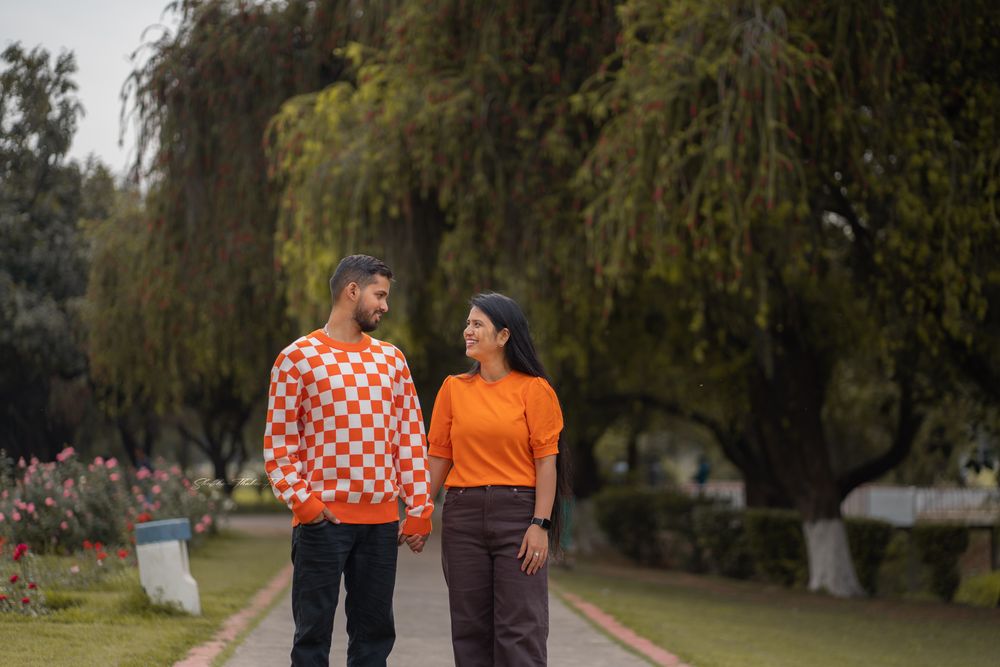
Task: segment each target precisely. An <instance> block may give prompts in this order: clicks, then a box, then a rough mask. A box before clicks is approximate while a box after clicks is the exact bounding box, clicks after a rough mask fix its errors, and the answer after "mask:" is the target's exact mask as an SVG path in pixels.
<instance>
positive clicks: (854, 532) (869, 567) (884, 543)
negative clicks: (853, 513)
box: [844, 518, 893, 595]
mask: <svg viewBox="0 0 1000 667" xmlns="http://www.w3.org/2000/svg"><path fill="white" fill-rule="evenodd" d="M844 527H845V528H846V529H847V542H848V544H849V545H850V548H851V559H852V560H853V561H854V571H855V572H856V573H857V575H858V581H859V582H860V583H861V585H862V586H863V587H864V589H865V590H866V591H868V593H870V594H871V595H875V594H876V593H877V590H878V575H879V568H881V567H882V561H883V560H884V559H885V556H886V551H887V549H888V548H889V542H890V541H891V540H892V535H893V527H892V525H891V524H888V523H886V522H884V521H878V520H876V519H858V518H851V519H847V520H845V521H844Z"/></svg>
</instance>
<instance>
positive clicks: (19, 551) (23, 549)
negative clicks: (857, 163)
mask: <svg viewBox="0 0 1000 667" xmlns="http://www.w3.org/2000/svg"><path fill="white" fill-rule="evenodd" d="M26 553H28V545H27V544H24V543H23V542H22V543H21V544H18V545H17V546H16V547H14V560H15V561H18V560H21V556H23V555H24V554H26Z"/></svg>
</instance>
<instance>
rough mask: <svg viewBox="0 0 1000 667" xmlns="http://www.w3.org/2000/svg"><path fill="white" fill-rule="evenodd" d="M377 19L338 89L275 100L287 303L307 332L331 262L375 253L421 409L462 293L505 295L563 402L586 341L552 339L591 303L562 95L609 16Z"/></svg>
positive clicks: (440, 7)
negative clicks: (375, 44) (513, 301)
mask: <svg viewBox="0 0 1000 667" xmlns="http://www.w3.org/2000/svg"><path fill="white" fill-rule="evenodd" d="M388 27H389V29H388V33H387V35H388V36H387V40H386V44H385V45H384V47H383V48H371V47H367V46H365V45H361V44H355V45H351V46H350V47H348V48H346V49H344V50H343V51H342V54H343V55H344V57H347V58H349V59H350V60H351V62H352V63H353V66H354V67H355V69H356V72H357V73H356V76H355V77H354V78H353V79H352V80H351V81H343V82H339V83H337V84H334V85H332V86H330V87H328V88H326V89H325V90H323V91H321V92H318V93H314V94H310V95H305V96H300V97H298V98H295V99H293V100H290V101H289V102H288V103H287V104H285V105H284V106H283V107H282V110H281V112H280V113H279V114H278V115H277V116H276V117H275V119H274V121H273V123H272V128H271V132H270V134H269V150H270V156H271V160H272V166H273V168H274V171H275V176H276V178H277V179H278V182H279V183H280V185H281V187H282V189H283V193H284V194H283V197H282V201H281V209H280V212H279V222H278V229H277V237H276V244H277V252H278V257H279V258H280V262H281V266H282V274H283V276H284V278H283V282H284V284H285V285H286V299H287V301H288V303H289V304H290V306H291V308H292V310H293V311H294V312H296V313H298V314H299V317H300V318H302V319H303V320H304V321H305V322H315V321H317V319H318V318H319V317H321V316H325V312H326V311H325V309H326V308H328V305H327V302H326V290H325V288H324V284H325V280H326V278H327V267H329V266H330V265H331V263H332V262H333V261H335V259H336V258H338V257H339V256H341V255H343V254H346V253H349V252H358V251H367V252H370V253H372V254H376V255H380V256H383V257H385V258H386V259H387V261H388V262H389V263H390V265H391V266H393V268H394V270H396V273H397V287H396V289H395V291H394V293H393V298H392V302H393V303H392V307H393V309H394V310H395V314H392V316H391V317H390V319H389V321H388V322H387V324H386V327H385V328H386V330H387V331H386V332H385V335H388V336H391V337H392V338H393V339H394V340H398V341H399V342H400V343H401V344H402V345H403V346H404V349H405V350H406V351H407V354H408V357H409V359H410V361H411V365H412V367H413V369H414V374H415V376H416V377H417V380H418V386H419V387H421V389H422V391H423V392H425V399H430V398H432V397H433V391H434V390H435V389H436V387H437V386H438V384H439V383H440V380H441V377H442V376H443V375H444V374H446V373H454V372H456V371H457V370H458V369H460V368H461V367H462V364H463V363H464V359H463V356H462V351H461V344H460V335H461V328H462V322H464V320H465V317H466V313H467V312H468V305H467V304H468V299H469V297H470V296H471V295H472V294H474V293H476V292H478V291H481V290H484V289H494V290H502V291H505V292H507V293H509V294H511V295H512V296H514V297H515V298H517V299H519V300H520V302H521V303H522V304H524V305H525V306H526V307H527V308H528V310H529V316H530V317H531V321H532V326H533V328H534V329H535V333H536V337H537V338H539V339H540V342H541V345H542V348H543V350H544V357H545V359H546V362H547V364H548V366H549V370H550V372H552V373H553V374H554V375H555V376H557V377H558V378H560V380H561V381H560V385H561V389H560V391H561V393H562V396H563V400H564V401H566V400H572V395H573V392H575V391H577V390H578V389H579V388H580V387H582V385H581V384H580V383H578V382H576V380H579V379H581V378H585V377H587V373H586V368H587V366H588V364H589V363H590V359H589V355H588V352H587V350H588V347H589V344H588V340H587V336H579V337H573V336H563V335H561V332H563V331H564V330H567V329H569V328H572V327H569V326H567V325H566V323H567V322H569V321H572V322H578V321H583V320H585V319H586V316H585V313H586V312H589V311H590V310H597V309H598V307H599V304H593V303H592V302H591V301H590V300H589V299H588V298H587V294H586V289H587V286H588V285H589V284H590V272H589V269H588V268H587V266H586V264H585V263H584V262H583V261H582V258H583V253H584V251H585V246H584V243H583V238H582V237H580V236H576V235H573V234H572V233H570V234H567V233H566V230H572V229H573V228H574V227H575V226H577V224H578V220H579V215H580V214H579V212H580V209H581V206H582V201H581V200H580V199H579V197H577V196H575V195H574V193H573V190H572V188H571V187H570V185H569V184H570V182H571V180H572V179H573V177H574V174H575V173H576V170H577V169H578V168H579V165H580V164H581V162H582V161H583V159H584V156H585V155H586V152H587V150H589V147H590V145H591V143H592V137H593V136H594V125H593V122H592V121H591V120H590V118H589V117H588V116H587V114H586V113H585V112H583V111H582V110H574V109H573V108H572V107H571V104H570V98H571V96H572V95H573V94H574V93H575V92H576V91H577V90H579V87H580V86H581V85H582V84H583V82H584V81H585V80H587V79H588V78H589V77H591V76H592V75H593V73H594V72H595V71H597V69H598V67H599V66H600V63H601V61H602V60H603V58H604V57H605V56H606V55H608V54H610V53H611V52H612V51H613V49H614V40H615V36H616V34H617V30H618V29H617V23H616V19H615V17H614V12H613V9H612V7H611V6H610V5H609V4H608V3H594V2H590V1H589V0H575V1H567V2H552V3H537V2H511V3H492V2H482V1H478V0H476V1H461V2H460V1H454V2H450V1H449V2H437V1H435V2H414V3H404V4H403V5H401V7H400V8H399V9H398V11H397V12H396V13H394V14H393V15H392V16H391V17H390V19H389V23H388ZM569 295H573V296H572V298H570V296H569ZM570 304H572V306H571V305H570ZM427 394H429V395H427ZM427 404H428V405H429V401H428V403H427ZM567 417H568V418H569V419H571V420H574V421H575V422H577V423H574V424H573V428H571V429H570V435H569V437H570V438H571V439H573V438H576V439H586V438H588V437H590V436H589V435H588V432H587V428H589V425H588V424H587V423H585V422H586V419H584V417H585V415H584V414H582V413H578V412H572V413H569V412H568V413H567ZM585 427H586V428H585ZM576 453H577V454H578V455H580V456H584V457H586V455H587V454H589V449H588V448H586V447H581V448H579V450H578V452H576ZM587 461H590V463H591V464H592V459H589V458H588V459H585V460H584V462H583V463H582V464H581V462H580V461H579V460H578V461H577V463H578V464H579V465H578V466H577V467H578V468H582V469H583V473H582V474H581V475H579V476H578V478H584V477H587V478H589V479H591V480H593V475H587V474H586V473H587V471H591V472H592V471H593V469H594V468H593V465H587Z"/></svg>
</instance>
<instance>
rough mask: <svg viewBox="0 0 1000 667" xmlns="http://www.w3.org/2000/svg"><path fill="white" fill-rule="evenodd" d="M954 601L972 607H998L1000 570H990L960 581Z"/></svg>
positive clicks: (999, 604)
mask: <svg viewBox="0 0 1000 667" xmlns="http://www.w3.org/2000/svg"><path fill="white" fill-rule="evenodd" d="M955 602H959V603H961V604H967V605H972V606H974V607H1000V572H990V573H989V574H980V575H977V576H975V577H969V578H968V579H965V580H963V581H962V583H961V585H959V587H958V591H956V592H955Z"/></svg>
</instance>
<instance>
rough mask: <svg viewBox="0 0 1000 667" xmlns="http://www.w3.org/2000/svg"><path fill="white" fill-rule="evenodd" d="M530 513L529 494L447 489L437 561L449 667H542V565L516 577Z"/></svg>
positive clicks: (545, 610)
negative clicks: (443, 587)
mask: <svg viewBox="0 0 1000 667" xmlns="http://www.w3.org/2000/svg"><path fill="white" fill-rule="evenodd" d="M534 513H535V490H534V489H533V488H530V487H511V486H479V487H471V488H450V489H448V492H447V494H446V496H445V502H444V511H443V516H442V531H441V549H442V552H441V560H442V565H443V567H444V579H445V581H446V582H447V584H448V600H449V602H450V606H451V641H452V645H453V648H454V652H455V665H456V667H528V666H531V665H536V666H539V665H540V666H544V665H545V664H546V653H545V642H546V640H547V639H548V636H549V595H548V564H546V565H544V566H542V568H541V569H540V570H539V571H538V572H536V573H535V574H533V575H531V576H528V575H527V574H525V573H524V572H521V563H522V562H523V561H521V560H518V559H517V552H518V549H520V548H521V540H523V539H524V533H525V531H526V530H527V529H528V526H529V525H530V522H531V517H532V516H534Z"/></svg>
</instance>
